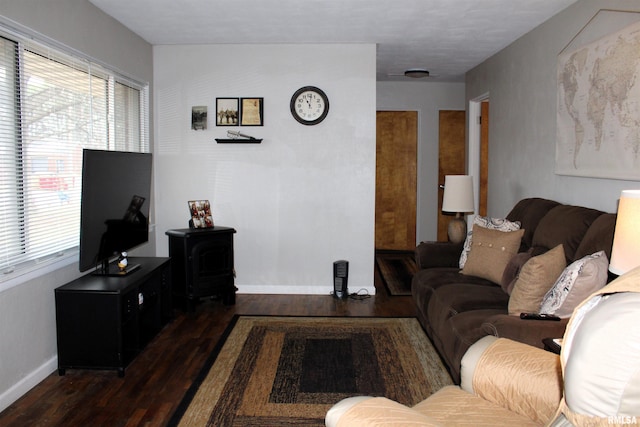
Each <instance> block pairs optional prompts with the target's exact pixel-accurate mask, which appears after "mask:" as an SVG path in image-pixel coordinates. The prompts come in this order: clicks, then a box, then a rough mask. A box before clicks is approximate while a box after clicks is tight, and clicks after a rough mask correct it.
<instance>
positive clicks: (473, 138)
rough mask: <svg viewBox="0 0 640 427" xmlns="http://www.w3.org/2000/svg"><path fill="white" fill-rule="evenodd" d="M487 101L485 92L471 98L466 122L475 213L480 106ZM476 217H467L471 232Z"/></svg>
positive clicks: (468, 166) (477, 183)
mask: <svg viewBox="0 0 640 427" xmlns="http://www.w3.org/2000/svg"><path fill="white" fill-rule="evenodd" d="M488 100H489V92H485V93H483V94H482V95H480V96H478V97H476V98H473V99H472V100H470V101H469V117H468V118H467V121H468V123H469V157H468V165H467V168H468V171H469V175H471V176H473V177H475V179H474V180H473V203H474V209H475V212H479V208H480V179H478V177H479V176H480V155H481V153H480V116H481V108H482V106H481V104H482V102H483V101H488ZM475 216H476V215H467V226H468V227H469V228H468V229H469V230H471V227H472V226H473V219H474V218H475Z"/></svg>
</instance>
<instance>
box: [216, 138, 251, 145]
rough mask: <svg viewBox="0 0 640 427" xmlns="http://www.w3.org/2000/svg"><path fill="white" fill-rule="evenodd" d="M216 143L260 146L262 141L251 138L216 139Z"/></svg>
mask: <svg viewBox="0 0 640 427" xmlns="http://www.w3.org/2000/svg"><path fill="white" fill-rule="evenodd" d="M216 142H217V143H218V144H260V143H261V142H262V139H258V138H251V139H243V138H237V139H233V138H216Z"/></svg>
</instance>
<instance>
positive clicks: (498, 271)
mask: <svg viewBox="0 0 640 427" xmlns="http://www.w3.org/2000/svg"><path fill="white" fill-rule="evenodd" d="M523 233H524V230H517V231H498V230H490V229H488V228H484V227H481V226H479V225H477V224H474V225H473V241H472V243H471V251H469V256H468V258H467V262H466V263H465V265H464V268H463V269H462V274H467V275H472V276H478V277H482V278H484V279H487V280H491V281H492V282H494V283H500V281H501V280H502V273H504V269H505V267H506V266H507V263H508V262H509V260H510V259H511V257H513V256H514V255H515V254H516V252H518V248H519V247H520V240H521V239H522V234H523Z"/></svg>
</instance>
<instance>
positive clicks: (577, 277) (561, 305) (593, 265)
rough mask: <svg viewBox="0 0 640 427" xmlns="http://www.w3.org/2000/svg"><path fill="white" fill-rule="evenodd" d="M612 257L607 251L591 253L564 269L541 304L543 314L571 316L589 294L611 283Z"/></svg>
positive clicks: (562, 316)
mask: <svg viewBox="0 0 640 427" xmlns="http://www.w3.org/2000/svg"><path fill="white" fill-rule="evenodd" d="M608 267H609V260H608V259H607V256H606V255H605V253H604V251H600V252H596V253H595V254H592V255H587V256H586V257H583V258H581V259H579V260H577V261H574V262H573V263H571V265H569V266H568V267H567V268H565V269H564V271H563V272H562V274H561V275H560V277H558V280H556V283H555V284H554V285H553V286H552V287H551V289H549V292H547V294H546V295H545V296H544V298H543V300H542V304H541V305H540V313H547V314H554V315H556V316H558V317H561V318H568V317H571V314H572V313H573V310H574V309H575V308H576V307H577V306H578V305H579V304H580V303H581V302H582V301H583V300H585V299H586V298H587V297H588V296H589V295H591V294H592V293H593V292H595V291H597V290H599V289H600V288H602V287H603V286H604V285H606V284H607V278H608V276H609V275H608Z"/></svg>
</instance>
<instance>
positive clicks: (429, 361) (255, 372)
mask: <svg viewBox="0 0 640 427" xmlns="http://www.w3.org/2000/svg"><path fill="white" fill-rule="evenodd" d="M225 337H226V339H225ZM225 337H223V338H222V339H221V340H220V343H218V345H217V346H216V349H215V350H214V353H213V354H212V355H211V357H210V358H209V361H208V362H207V364H206V365H205V366H204V368H203V369H202V372H201V374H200V375H199V378H198V379H197V380H196V381H195V382H194V384H193V385H192V387H191V388H190V389H189V391H188V392H187V394H186V395H185V397H184V399H183V401H182V402H181V403H180V405H179V407H178V409H177V410H176V413H175V414H174V415H173V417H172V419H171V421H170V423H169V425H180V426H324V416H325V413H326V412H327V410H328V409H329V408H330V407H331V406H332V405H333V404H335V403H336V402H338V401H339V400H340V399H343V398H345V397H348V396H354V395H374V396H386V397H389V398H391V399H394V400H397V401H399V402H401V403H404V404H406V405H414V404H416V403H418V402H420V401H421V400H423V399H425V398H426V397H427V396H429V395H430V394H432V393H433V392H434V391H436V390H438V389H440V388H441V387H443V386H444V385H448V384H452V382H451V378H450V377H449V374H448V373H447V371H446V369H445V368H444V366H443V365H442V362H441V361H440V358H439V356H438V354H437V353H436V351H435V350H434V349H433V347H432V345H431V343H430V342H429V340H428V338H427V337H426V335H425V333H424V331H423V330H422V328H421V327H420V325H419V323H418V321H417V320H416V319H415V318H348V317H333V318H331V317H268V316H264V317H262V316H238V317H236V318H234V319H233V321H232V322H231V324H230V326H229V328H228V330H227V333H225Z"/></svg>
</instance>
